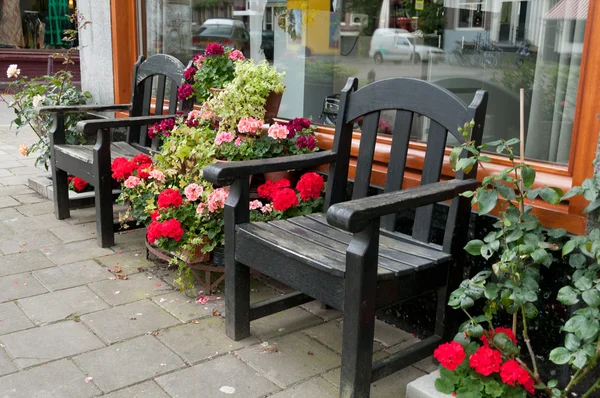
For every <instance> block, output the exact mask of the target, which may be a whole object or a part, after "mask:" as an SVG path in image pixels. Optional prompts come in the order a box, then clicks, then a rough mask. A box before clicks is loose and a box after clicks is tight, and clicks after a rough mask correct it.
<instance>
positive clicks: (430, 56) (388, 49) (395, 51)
mask: <svg viewBox="0 0 600 398" xmlns="http://www.w3.org/2000/svg"><path fill="white" fill-rule="evenodd" d="M369 57H370V58H373V60H374V61H375V63H377V64H382V63H383V62H384V61H396V62H397V61H415V62H421V61H424V60H430V61H433V62H441V61H444V60H445V59H446V55H445V53H444V51H443V50H441V49H439V48H437V47H432V46H427V45H425V43H424V42H423V39H422V38H421V37H419V36H415V35H413V34H412V33H409V32H407V31H405V30H403V29H377V30H375V32H374V33H373V37H372V38H371V48H370V50H369Z"/></svg>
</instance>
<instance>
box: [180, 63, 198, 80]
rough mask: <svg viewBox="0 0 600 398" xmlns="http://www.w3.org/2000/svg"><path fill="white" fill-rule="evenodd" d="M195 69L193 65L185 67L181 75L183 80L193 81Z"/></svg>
mask: <svg viewBox="0 0 600 398" xmlns="http://www.w3.org/2000/svg"><path fill="white" fill-rule="evenodd" d="M196 71H197V69H196V68H194V67H193V66H190V67H189V68H186V69H185V70H184V71H183V77H184V79H185V80H187V81H188V82H190V81H193V80H194V75H195V74H196Z"/></svg>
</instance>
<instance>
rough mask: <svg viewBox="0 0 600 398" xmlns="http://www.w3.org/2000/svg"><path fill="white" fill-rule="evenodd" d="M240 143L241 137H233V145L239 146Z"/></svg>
mask: <svg viewBox="0 0 600 398" xmlns="http://www.w3.org/2000/svg"><path fill="white" fill-rule="evenodd" d="M240 145H242V139H241V138H240V137H238V138H236V139H235V146H240Z"/></svg>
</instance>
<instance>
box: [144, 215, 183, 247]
mask: <svg viewBox="0 0 600 398" xmlns="http://www.w3.org/2000/svg"><path fill="white" fill-rule="evenodd" d="M183 233H184V232H183V228H181V223H180V222H179V221H177V220H176V219H174V218H172V219H170V220H167V221H163V222H160V221H154V222H152V224H150V225H149V226H148V231H147V232H146V237H147V238H148V242H149V243H150V244H154V242H156V241H157V240H158V239H161V238H171V239H175V240H176V241H178V242H179V240H181V237H182V236H183Z"/></svg>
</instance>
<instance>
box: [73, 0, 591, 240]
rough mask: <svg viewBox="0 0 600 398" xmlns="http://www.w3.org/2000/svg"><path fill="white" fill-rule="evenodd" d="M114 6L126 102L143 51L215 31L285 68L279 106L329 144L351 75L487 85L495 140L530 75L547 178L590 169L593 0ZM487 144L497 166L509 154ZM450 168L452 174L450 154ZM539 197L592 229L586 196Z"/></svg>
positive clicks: (119, 94)
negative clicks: (334, 106) (561, 200)
mask: <svg viewBox="0 0 600 398" xmlns="http://www.w3.org/2000/svg"><path fill="white" fill-rule="evenodd" d="M108 3H110V4H108ZM98 6H99V5H98ZM94 7H97V6H92V7H91V8H92V9H93V8H94ZM104 7H110V30H111V36H112V54H111V55H112V57H111V58H112V74H113V81H114V86H113V87H112V89H113V90H114V99H115V100H116V101H117V102H128V101H129V95H130V94H129V90H130V86H131V83H130V82H131V80H130V79H131V73H132V66H133V63H134V62H135V59H136V58H137V56H138V55H141V54H143V55H146V56H149V55H152V54H156V53H167V54H172V55H174V56H176V57H177V58H179V59H181V60H182V61H183V62H184V63H185V62H187V61H188V60H189V59H190V58H191V57H192V56H193V55H194V54H196V53H197V52H200V51H202V48H203V45H205V44H206V43H207V42H209V41H214V40H218V41H221V42H223V43H225V44H227V45H230V46H234V47H237V48H239V49H240V50H242V51H243V52H244V53H245V54H246V55H247V56H250V57H252V58H253V59H254V60H256V61H257V62H259V61H261V60H267V61H268V62H271V63H273V64H274V65H275V66H276V67H277V68H278V69H280V70H284V71H286V92H285V94H284V97H283V100H282V106H281V109H280V117H282V118H293V117H298V116H304V117H311V118H312V120H313V121H314V122H315V123H317V124H321V125H322V127H321V128H320V136H319V138H320V144H321V146H323V147H325V148H326V147H328V146H330V145H331V140H332V132H333V130H332V128H331V122H332V119H334V117H335V115H332V114H328V113H327V112H325V113H323V104H324V101H325V98H326V97H327V96H331V95H334V94H336V93H339V92H340V90H341V89H342V87H343V85H344V84H345V82H346V79H347V78H348V77H349V76H357V77H358V78H359V82H360V83H361V85H362V84H366V83H367V82H369V81H373V80H381V79H385V78H390V77H412V78H417V79H425V80H428V81H431V82H435V83H437V84H440V85H442V86H444V87H446V88H448V89H449V90H450V91H452V92H454V93H456V94H457V95H458V96H460V97H461V98H463V99H464V100H465V101H467V102H468V101H469V100H470V98H472V95H473V93H474V92H475V91H476V90H477V89H481V88H483V89H485V90H487V91H488V92H489V93H490V102H489V105H488V116H487V119H486V128H485V137H484V140H485V141H493V140H497V139H507V140H508V139H510V138H515V137H518V135H519V89H520V88H524V89H525V114H526V115H525V116H526V120H525V128H526V131H527V136H526V144H525V156H526V158H528V159H529V161H530V162H531V163H532V164H533V165H534V167H535V168H536V171H537V173H538V178H537V181H538V183H539V184H540V185H544V184H547V185H552V186H557V187H559V188H561V189H563V190H565V191H566V190H568V189H569V188H570V187H571V186H574V185H578V184H581V182H582V181H583V179H585V178H586V177H589V176H590V175H591V174H592V172H593V166H592V160H593V159H594V157H595V156H596V152H597V150H596V149H597V141H598V131H599V128H600V126H599V124H598V119H597V116H596V115H597V114H598V113H600V92H599V91H600V90H598V89H597V88H598V87H599V86H600V72H598V68H597V67H596V65H599V64H600V51H599V50H597V49H598V48H600V6H598V4H597V2H594V1H588V0H529V1H507V0H505V1H502V0H443V1H442V0H438V1H433V0H432V1H425V2H424V5H423V9H422V10H417V9H415V2H414V1H412V0H410V1H400V0H379V1H363V0H361V1H357V0H354V1H349V0H348V1H336V0H333V1H332V0H288V1H271V0H260V1H258V0H256V1H242V0H233V1H221V0H218V1H216V0H215V1H209V0H113V1H110V2H108V0H107V2H106V4H105V5H104ZM94 22H95V23H96V22H100V21H94ZM84 44H85V43H84ZM103 62H105V60H104V61H103ZM84 81H85V78H84ZM398 95H402V93H398ZM384 119H386V120H385V121H384V122H382V123H381V125H380V133H381V134H380V138H379V142H378V146H377V149H376V152H377V154H376V160H377V163H376V164H375V166H374V170H373V175H372V180H373V183H374V184H376V185H384V183H385V175H386V170H387V168H386V167H387V160H388V159H389V149H390V148H389V143H390V140H389V135H388V133H389V126H390V125H393V118H392V116H391V115H389V117H385V116H384ZM419 123H420V125H419V128H418V129H417V131H418V132H417V133H416V134H415V135H414V136H413V139H414V140H413V142H412V145H411V149H410V153H409V161H408V167H409V173H408V175H407V178H406V185H407V186H411V185H416V184H418V183H419V181H420V169H421V168H422V163H423V159H424V153H425V145H424V144H423V143H422V140H423V139H425V138H426V137H427V129H428V121H426V120H424V121H419ZM449 145H451V142H449ZM491 149H492V153H493V148H491ZM491 157H492V158H493V159H494V165H492V166H491V167H488V168H487V169H488V171H494V170H498V169H500V168H502V167H503V165H505V164H506V163H507V159H505V158H503V157H502V156H498V155H495V154H492V155H491ZM482 173H483V171H482ZM444 174H445V175H447V176H451V174H452V173H451V171H450V169H449V167H445V168H444ZM533 205H534V207H535V209H536V210H535V211H536V212H537V214H538V215H539V216H540V219H541V220H542V222H543V223H545V224H546V225H548V226H554V227H558V226H561V227H564V228H566V229H567V230H569V231H571V232H574V233H581V232H583V231H584V230H585V226H586V217H585V216H583V215H581V212H582V210H583V208H584V207H585V203H584V202H583V201H581V200H572V201H571V202H570V203H568V204H566V203H565V204H561V205H556V206H554V205H548V204H545V203H542V202H533Z"/></svg>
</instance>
